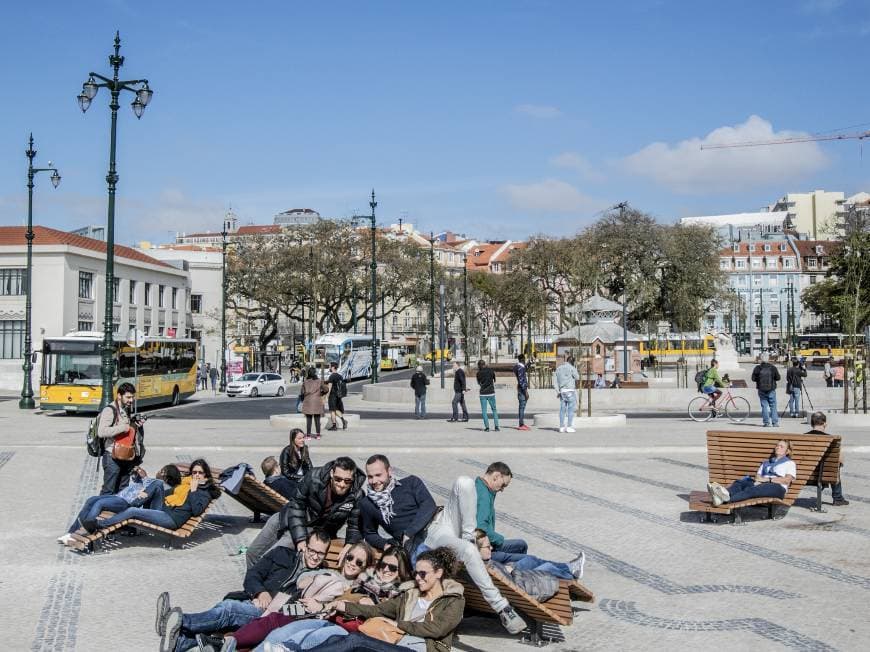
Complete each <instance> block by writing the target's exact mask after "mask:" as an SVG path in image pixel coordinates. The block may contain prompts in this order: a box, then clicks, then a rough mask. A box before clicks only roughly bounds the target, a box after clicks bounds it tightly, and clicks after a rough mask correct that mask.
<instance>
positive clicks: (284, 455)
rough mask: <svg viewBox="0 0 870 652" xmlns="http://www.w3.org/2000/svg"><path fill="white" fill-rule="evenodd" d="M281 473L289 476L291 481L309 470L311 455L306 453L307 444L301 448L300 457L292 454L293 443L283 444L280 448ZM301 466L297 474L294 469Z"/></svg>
mask: <svg viewBox="0 0 870 652" xmlns="http://www.w3.org/2000/svg"><path fill="white" fill-rule="evenodd" d="M280 462H281V475H283V476H285V477H287V478H290V479H291V480H293V481H296V480H298V479H299V478H298V476H299V475H305V474H306V473H308V472H309V471H310V470H311V456H310V455H309V454H308V446H304V447H303V448H302V458H301V459H299V458H296V457H294V456H293V445H292V444H290V445H288V446H285V447H284V448H283V449H282V450H281V458H280ZM300 467H301V468H302V473H301V474H297V473H296V471H297V470H298V469H299V468H300Z"/></svg>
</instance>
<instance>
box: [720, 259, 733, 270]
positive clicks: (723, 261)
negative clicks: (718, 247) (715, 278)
mask: <svg viewBox="0 0 870 652" xmlns="http://www.w3.org/2000/svg"><path fill="white" fill-rule="evenodd" d="M730 267H731V262H730V261H729V260H728V259H727V258H720V259H719V269H730Z"/></svg>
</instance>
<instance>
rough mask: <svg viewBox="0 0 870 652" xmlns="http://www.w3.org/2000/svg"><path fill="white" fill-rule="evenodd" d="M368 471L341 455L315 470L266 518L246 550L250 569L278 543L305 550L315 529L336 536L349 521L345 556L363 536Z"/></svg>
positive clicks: (345, 538) (342, 554)
mask: <svg viewBox="0 0 870 652" xmlns="http://www.w3.org/2000/svg"><path fill="white" fill-rule="evenodd" d="M365 479H366V478H365V474H364V473H363V472H362V471H361V470H359V469H358V468H357V466H356V463H355V462H354V461H353V460H352V459H350V458H349V457H339V458H336V459H335V460H333V461H332V462H329V463H328V464H325V465H323V466H320V467H316V468H313V469H311V471H310V472H309V473H307V474H306V475H305V477H304V478H303V479H302V481H301V482H300V483H299V485H298V486H297V488H296V493H295V494H294V495H293V497H292V498H291V499H290V501H289V502H288V503H287V504H286V505H284V507H282V508H281V511H280V512H278V513H277V514H273V515H272V516H270V517H269V520H268V521H266V524H265V525H264V526H263V529H262V530H260V534H258V535H257V538H256V539H254V540H253V542H251V545H250V546H248V550H247V552H246V561H247V565H248V568H251V567H252V566H253V565H254V564H256V563H257V561H258V560H259V559H260V557H262V556H263V554H265V553H266V551H267V550H269V549H270V548H274V547H275V546H287V547H289V548H296V549H297V550H300V551H301V550H304V548H305V540H306V538H307V537H308V532H309V530H310V529H311V528H323V529H324V530H326V532H327V533H328V534H329V535H330V536H331V537H333V538H335V537H336V536H337V535H338V531H339V530H340V529H341V528H342V526H343V525H345V524H347V531H346V532H345V537H344V541H345V546H344V549H343V550H342V551H341V556H342V557H343V556H344V554H345V553H346V552H347V551H348V550H349V549H350V547H351V545H353V544H354V543H356V542H357V541H359V540H360V539H361V538H362V535H361V534H360V530H359V513H360V512H359V510H360V498H362V495H363V485H364V484H365Z"/></svg>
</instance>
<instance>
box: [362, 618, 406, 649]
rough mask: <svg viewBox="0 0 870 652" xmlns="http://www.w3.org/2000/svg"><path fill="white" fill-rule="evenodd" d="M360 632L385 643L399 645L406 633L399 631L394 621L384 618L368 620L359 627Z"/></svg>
mask: <svg viewBox="0 0 870 652" xmlns="http://www.w3.org/2000/svg"><path fill="white" fill-rule="evenodd" d="M359 632H360V634H365V635H366V636H371V637H372V638H375V639H377V640H379V641H384V642H385V643H398V642H399V640H400V639H401V638H402V637H403V636H404V635H405V632H403V631H402V630H401V629H399V628H398V627H397V626H396V625H395V623H393V621H391V620H388V619H387V618H384V617H382V616H375V617H374V618H369V619H368V620H366V621H365V622H364V623H363V624H362V625H360V626H359Z"/></svg>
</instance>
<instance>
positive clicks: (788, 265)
mask: <svg viewBox="0 0 870 652" xmlns="http://www.w3.org/2000/svg"><path fill="white" fill-rule="evenodd" d="M782 262H783V267H784V268H785V269H794V268H795V264H794V258H783V261H782Z"/></svg>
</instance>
